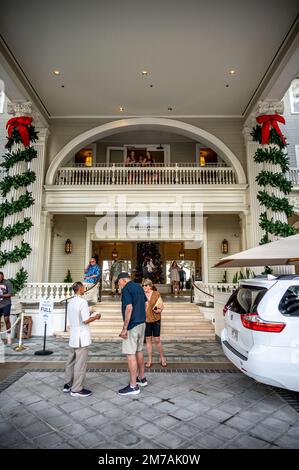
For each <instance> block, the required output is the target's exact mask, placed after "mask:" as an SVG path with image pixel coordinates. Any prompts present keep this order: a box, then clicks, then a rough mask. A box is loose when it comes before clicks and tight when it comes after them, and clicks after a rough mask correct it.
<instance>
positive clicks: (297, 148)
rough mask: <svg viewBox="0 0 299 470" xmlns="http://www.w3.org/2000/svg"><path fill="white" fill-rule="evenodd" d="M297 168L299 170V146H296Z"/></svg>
mask: <svg viewBox="0 0 299 470" xmlns="http://www.w3.org/2000/svg"><path fill="white" fill-rule="evenodd" d="M295 157H296V168H299V144H298V145H295Z"/></svg>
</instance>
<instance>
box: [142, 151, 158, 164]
mask: <svg viewBox="0 0 299 470" xmlns="http://www.w3.org/2000/svg"><path fill="white" fill-rule="evenodd" d="M142 163H143V166H155V164H156V162H155V160H154V159H153V157H152V155H151V153H150V152H149V151H147V152H146V154H145V157H144V159H143V162H142Z"/></svg>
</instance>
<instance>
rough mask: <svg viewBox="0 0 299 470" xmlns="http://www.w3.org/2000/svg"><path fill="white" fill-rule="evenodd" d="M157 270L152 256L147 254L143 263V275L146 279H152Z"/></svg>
mask: <svg viewBox="0 0 299 470" xmlns="http://www.w3.org/2000/svg"><path fill="white" fill-rule="evenodd" d="M154 270H155V265H154V263H153V260H152V258H150V257H149V256H146V257H145V259H144V261H143V264H142V277H143V280H144V279H152V276H153V273H154Z"/></svg>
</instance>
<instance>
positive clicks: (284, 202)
mask: <svg viewBox="0 0 299 470" xmlns="http://www.w3.org/2000/svg"><path fill="white" fill-rule="evenodd" d="M257 199H258V201H259V202H260V203H261V205H263V206H265V207H266V208H267V209H271V210H272V211H273V212H276V211H278V212H285V213H286V214H287V216H288V217H290V216H291V215H292V214H293V206H292V205H291V204H290V203H289V200H288V198H287V197H283V198H280V197H277V196H275V195H274V194H273V193H272V194H268V193H267V192H266V191H259V192H258V195H257Z"/></svg>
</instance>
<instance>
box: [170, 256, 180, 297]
mask: <svg viewBox="0 0 299 470" xmlns="http://www.w3.org/2000/svg"><path fill="white" fill-rule="evenodd" d="M179 270H180V267H179V265H178V264H177V262H176V261H175V260H174V261H173V262H172V263H171V266H170V268H169V273H170V282H171V286H172V292H173V293H174V295H178V293H179V283H180V274H179Z"/></svg>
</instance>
